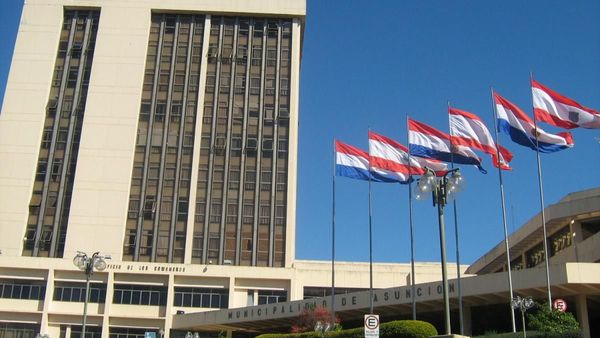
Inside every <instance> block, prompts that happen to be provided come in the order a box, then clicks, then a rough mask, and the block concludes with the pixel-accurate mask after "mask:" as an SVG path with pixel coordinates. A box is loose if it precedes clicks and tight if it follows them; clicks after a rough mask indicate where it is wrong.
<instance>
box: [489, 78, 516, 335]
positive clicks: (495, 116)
mask: <svg viewBox="0 0 600 338" xmlns="http://www.w3.org/2000/svg"><path fill="white" fill-rule="evenodd" d="M490 91H491V95H492V108H493V109H492V111H493V113H494V131H495V135H496V161H497V162H498V180H499V184H500V200H501V201H502V225H503V226H504V249H505V250H506V262H507V266H508V291H509V293H510V299H509V301H508V304H511V302H512V299H513V297H514V295H513V284H512V272H511V267H510V263H511V260H510V248H509V246H508V227H507V226H506V204H505V202H504V183H503V181H502V169H501V168H500V139H499V137H498V128H497V126H496V120H497V119H498V113H497V112H496V104H495V101H494V89H493V88H491V87H490ZM510 319H511V323H512V330H513V332H517V328H516V325H515V310H514V309H513V308H512V305H511V306H510Z"/></svg>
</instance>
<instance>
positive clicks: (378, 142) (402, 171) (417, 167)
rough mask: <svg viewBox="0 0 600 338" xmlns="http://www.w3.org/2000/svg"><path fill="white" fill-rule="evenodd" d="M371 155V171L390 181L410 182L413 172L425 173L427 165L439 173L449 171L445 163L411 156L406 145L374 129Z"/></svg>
mask: <svg viewBox="0 0 600 338" xmlns="http://www.w3.org/2000/svg"><path fill="white" fill-rule="evenodd" d="M369 155H370V160H371V171H372V172H374V173H376V174H378V175H380V176H381V177H386V178H388V179H389V180H390V181H393V180H395V181H397V182H400V183H408V182H409V180H410V175H411V174H412V175H423V174H424V173H425V169H424V167H425V166H426V167H429V168H430V169H432V170H434V171H435V172H436V174H437V175H443V174H445V173H446V172H447V171H448V166H447V165H446V164H445V163H443V162H439V161H434V160H428V159H424V158H418V157H411V156H409V154H408V148H407V147H406V146H404V145H402V144H401V143H399V142H396V141H394V140H392V139H391V138H388V137H386V136H383V135H380V134H377V133H374V132H372V131H369ZM409 159H410V161H409Z"/></svg>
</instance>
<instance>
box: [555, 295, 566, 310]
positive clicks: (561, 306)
mask: <svg viewBox="0 0 600 338" xmlns="http://www.w3.org/2000/svg"><path fill="white" fill-rule="evenodd" d="M552 307H553V308H554V309H555V310H558V311H560V312H565V311H567V302H565V300H564V299H560V298H559V299H555V300H554V302H553V303H552Z"/></svg>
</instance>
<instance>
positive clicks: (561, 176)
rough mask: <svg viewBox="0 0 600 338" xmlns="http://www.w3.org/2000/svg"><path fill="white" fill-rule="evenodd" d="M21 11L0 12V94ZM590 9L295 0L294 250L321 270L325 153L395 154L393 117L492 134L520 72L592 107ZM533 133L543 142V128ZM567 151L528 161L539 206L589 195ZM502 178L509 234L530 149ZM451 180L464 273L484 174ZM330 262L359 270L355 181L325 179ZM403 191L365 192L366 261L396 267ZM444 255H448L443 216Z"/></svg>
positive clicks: (489, 233) (477, 243) (426, 213)
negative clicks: (339, 146)
mask: <svg viewBox="0 0 600 338" xmlns="http://www.w3.org/2000/svg"><path fill="white" fill-rule="evenodd" d="M21 6H22V1H16V0H11V1H1V2H0V47H1V48H0V97H3V95H4V86H5V84H6V78H7V73H8V69H9V66H10V59H11V56H12V49H13V45H14V40H15V36H16V30H17V25H18V20H19V16H20V11H21ZM598 13H600V2H598V1H569V2H565V1H558V0H552V1H547V0H544V1H542V0H534V1H520V0H519V1H513V0H511V1H501V2H500V1H417V0H407V1H392V0H386V1H383V0H380V1H366V0H365V1H358V0H352V1H319V0H309V1H308V13H307V18H306V28H305V30H304V33H305V36H304V45H303V59H302V67H301V89H300V98H301V99H300V136H299V137H300V143H299V165H298V171H299V176H298V202H297V213H298V215H297V240H296V242H297V250H296V257H297V258H301V259H330V257H331V256H330V254H331V246H330V245H331V244H330V243H331V181H332V161H333V154H332V152H333V150H332V142H333V139H334V138H338V139H340V140H342V141H345V142H348V143H351V144H353V145H355V146H358V147H361V148H363V149H366V148H367V130H368V128H371V129H372V130H373V131H375V132H378V133H381V134H384V135H387V136H389V137H392V138H395V139H397V140H398V141H400V142H402V143H406V125H405V119H406V115H410V116H411V117H413V118H415V119H417V120H420V121H422V122H425V123H428V124H430V125H432V126H434V127H436V128H438V129H441V130H444V131H447V113H446V102H447V101H448V100H450V101H451V102H452V104H453V105H454V106H455V107H457V108H461V109H464V110H468V111H471V112H473V113H475V114H478V115H479V116H480V117H482V118H483V120H484V121H486V122H487V123H488V126H490V128H491V125H492V106H491V101H490V90H489V88H490V86H493V87H494V88H495V89H496V90H497V91H498V92H499V93H500V94H501V95H503V96H505V97H506V98H508V99H509V100H511V101H513V102H514V103H516V104H517V105H519V106H521V108H522V109H523V110H525V111H527V112H528V113H530V114H531V92H530V89H529V72H533V73H534V75H535V77H536V79H537V80H539V81H540V82H542V83H544V84H546V85H548V86H549V87H551V88H553V89H555V90H557V91H559V92H561V93H563V94H565V95H567V96H571V97H573V98H574V99H576V100H577V101H579V102H580V103H582V104H584V105H587V106H589V107H593V108H596V109H600V21H599V20H598ZM544 127H545V129H546V130H547V131H550V132H557V131H558V130H557V129H555V128H552V127H550V126H544ZM573 135H574V138H575V147H574V148H573V149H570V150H565V151H562V152H559V153H555V154H547V155H542V166H543V167H542V170H543V179H544V183H545V185H544V189H545V200H546V205H548V204H552V203H556V202H557V201H558V200H559V199H560V198H561V197H563V196H564V195H566V194H568V193H569V192H573V191H578V190H582V189H587V188H592V187H598V186H600V175H599V173H600V144H599V141H598V138H600V130H583V129H575V130H573ZM501 143H502V144H503V145H504V146H506V147H507V148H509V149H510V150H511V151H512V152H513V154H514V156H515V158H514V160H513V162H512V166H513V168H514V170H513V171H512V172H509V173H506V174H505V175H504V179H505V191H506V194H507V209H508V210H507V211H508V223H509V231H511V232H512V231H513V230H515V229H516V228H517V227H519V226H520V225H521V224H523V223H524V222H526V221H527V220H529V219H530V218H531V217H533V216H534V215H535V214H536V213H538V212H539V210H540V205H539V203H540V202H539V198H538V185H537V170H536V160H535V152H533V151H531V150H529V149H526V148H523V147H521V146H518V145H516V144H513V143H511V142H510V140H508V139H507V138H506V137H502V138H501ZM481 157H482V158H484V166H485V167H486V168H487V169H488V171H489V173H488V174H487V175H483V174H481V173H479V171H477V169H475V168H473V167H464V168H463V170H462V172H463V174H464V176H465V178H466V180H467V187H466V189H465V190H464V191H463V193H462V194H461V195H460V196H459V199H458V216H459V227H460V231H459V232H460V242H461V245H460V254H461V262H462V263H471V262H473V261H474V260H475V259H477V258H478V257H480V256H481V255H482V254H484V253H485V252H486V251H488V250H489V249H490V248H491V247H493V246H494V245H496V244H497V243H498V242H500V241H501V240H502V239H503V230H502V220H501V213H500V198H499V189H498V175H497V172H496V171H495V170H494V168H493V167H492V166H491V164H490V161H489V158H488V157H487V156H485V155H484V154H482V155H481ZM337 189H338V190H337V229H338V232H337V241H336V242H337V250H336V256H337V259H338V260H346V261H350V260H358V261H368V257H369V256H368V227H367V226H368V223H367V222H368V218H367V215H368V214H367V183H366V182H362V181H355V180H350V179H346V178H338V179H337ZM407 194H408V192H407V187H406V186H401V185H391V184H374V185H373V229H374V230H373V231H374V253H373V256H374V260H375V261H383V262H408V261H409V260H410V247H409V239H408V238H409V237H408V236H409V230H408V200H407ZM414 206H415V207H414V217H415V228H416V259H417V260H418V261H438V260H439V242H438V230H437V229H438V223H437V218H436V217H437V214H436V209H435V208H433V207H432V205H431V201H425V202H415V203H414ZM446 224H447V228H448V233H447V238H448V257H449V259H450V260H454V259H455V258H454V257H455V254H454V253H455V246H454V225H453V221H452V212H451V208H447V217H446Z"/></svg>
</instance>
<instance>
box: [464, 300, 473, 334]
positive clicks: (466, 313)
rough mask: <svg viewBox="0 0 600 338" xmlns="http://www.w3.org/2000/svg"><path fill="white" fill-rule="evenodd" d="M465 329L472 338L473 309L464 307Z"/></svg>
mask: <svg viewBox="0 0 600 338" xmlns="http://www.w3.org/2000/svg"><path fill="white" fill-rule="evenodd" d="M463 329H464V331H465V335H466V336H471V334H472V333H473V332H472V331H473V326H472V325H471V307H470V306H468V305H464V307H463Z"/></svg>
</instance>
